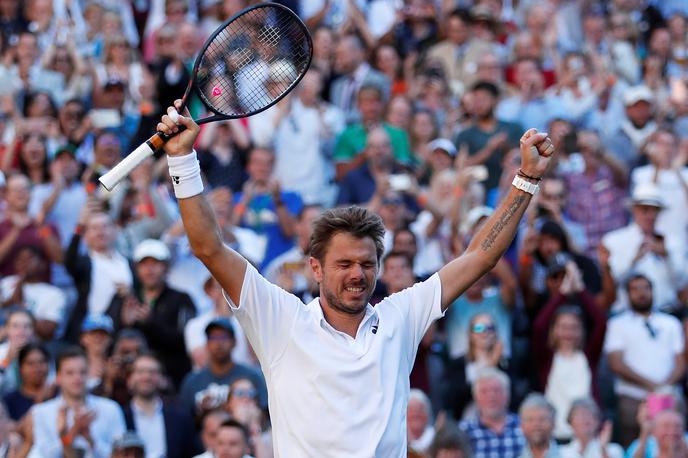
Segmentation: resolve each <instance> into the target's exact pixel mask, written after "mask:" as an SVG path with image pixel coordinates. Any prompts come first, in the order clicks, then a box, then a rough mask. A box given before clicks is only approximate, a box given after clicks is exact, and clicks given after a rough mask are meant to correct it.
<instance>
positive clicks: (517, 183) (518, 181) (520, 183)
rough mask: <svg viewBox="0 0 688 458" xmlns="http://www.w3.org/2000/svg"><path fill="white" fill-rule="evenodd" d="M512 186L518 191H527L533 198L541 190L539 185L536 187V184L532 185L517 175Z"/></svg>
mask: <svg viewBox="0 0 688 458" xmlns="http://www.w3.org/2000/svg"><path fill="white" fill-rule="evenodd" d="M511 184H512V185H513V186H514V187H515V188H516V189H520V190H521V191H525V192H527V193H528V194H530V195H532V196H534V195H535V194H536V193H537V192H538V191H539V190H540V186H539V185H536V184H535V183H531V182H530V181H528V180H524V179H523V178H521V177H520V176H518V175H516V176H515V177H514V181H512V182H511Z"/></svg>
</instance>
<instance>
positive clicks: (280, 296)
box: [223, 264, 305, 371]
mask: <svg viewBox="0 0 688 458" xmlns="http://www.w3.org/2000/svg"><path fill="white" fill-rule="evenodd" d="M223 294H224V296H225V300H226V301H227V303H228V304H229V306H230V307H231V308H232V311H233V312H234V316H235V317H236V319H237V320H238V321H239V323H240V324H241V327H242V329H243V330H244V333H245V334H246V338H247V339H248V341H249V342H250V343H251V346H252V347H253V350H254V351H255V353H256V356H257V357H258V359H259V360H260V363H261V366H262V368H263V371H267V370H269V368H270V366H271V365H272V364H273V363H274V362H275V361H277V359H279V357H280V356H281V355H282V353H283V352H284V349H285V348H286V346H287V343H288V341H289V336H290V334H291V330H292V328H293V325H294V321H295V320H296V317H297V315H298V313H299V311H300V310H302V311H305V305H304V304H303V302H301V300H300V299H299V298H297V297H296V296H294V295H293V294H290V293H288V292H286V291H285V290H283V289H282V288H280V287H278V286H276V285H273V284H272V283H270V282H269V281H267V280H266V279H265V278H263V277H262V276H261V275H260V274H259V273H258V271H257V270H256V269H255V267H253V266H252V265H250V264H247V266H246V274H245V276H244V283H243V285H242V287H241V296H240V298H239V304H238V305H237V304H234V303H233V302H232V301H231V299H229V298H228V297H227V295H226V294H225V293H224V292H223Z"/></svg>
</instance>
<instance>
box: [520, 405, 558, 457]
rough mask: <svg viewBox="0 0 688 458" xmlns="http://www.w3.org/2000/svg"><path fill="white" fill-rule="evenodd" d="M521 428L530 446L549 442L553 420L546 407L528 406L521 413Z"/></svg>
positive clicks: (539, 445)
mask: <svg viewBox="0 0 688 458" xmlns="http://www.w3.org/2000/svg"><path fill="white" fill-rule="evenodd" d="M521 429H522V430H523V435H524V436H525V437H526V440H527V441H528V444H530V446H531V448H534V447H542V446H544V445H546V444H548V443H549V441H550V439H551V437H552V430H553V429H554V420H553V418H552V415H551V413H550V412H549V410H548V409H546V408H544V407H530V408H527V409H525V410H524V412H523V413H522V414H521Z"/></svg>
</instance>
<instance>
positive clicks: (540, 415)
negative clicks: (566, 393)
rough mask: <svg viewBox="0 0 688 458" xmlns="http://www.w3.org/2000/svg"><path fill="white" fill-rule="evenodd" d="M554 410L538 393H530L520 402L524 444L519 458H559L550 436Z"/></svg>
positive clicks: (552, 438) (552, 429) (557, 450)
mask: <svg viewBox="0 0 688 458" xmlns="http://www.w3.org/2000/svg"><path fill="white" fill-rule="evenodd" d="M555 413H556V412H555V410H554V407H552V405H551V404H550V403H549V402H547V399H545V398H544V397H543V396H542V395H540V394H536V393H533V394H530V395H528V397H527V398H526V399H525V400H524V401H523V403H522V404H521V408H520V409H519V417H520V419H521V429H522V430H523V436H524V437H525V439H526V445H525V447H524V449H523V452H522V453H521V455H519V458H536V457H546V458H559V457H560V456H561V453H560V451H559V447H558V446H557V443H556V442H555V440H554V437H553V436H552V432H553V431H554V416H555Z"/></svg>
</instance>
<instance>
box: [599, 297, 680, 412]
mask: <svg viewBox="0 0 688 458" xmlns="http://www.w3.org/2000/svg"><path fill="white" fill-rule="evenodd" d="M683 348H684V338H683V328H682V326H681V322H680V321H679V320H677V319H676V318H674V317H673V316H671V315H669V314H666V313H661V312H653V313H652V314H651V315H650V316H649V317H648V318H645V317H644V316H642V315H640V314H639V313H635V312H633V311H631V310H627V311H626V312H624V313H622V314H621V315H619V316H617V317H614V318H612V319H611V320H609V323H608V325H607V336H606V338H605V342H604V351H605V353H607V354H609V353H612V352H615V351H622V352H623V361H624V363H625V364H626V365H628V367H630V368H631V369H632V370H633V371H634V372H636V373H637V374H639V375H641V376H643V377H645V378H646V379H648V380H651V381H653V382H655V383H664V381H665V380H666V379H667V378H668V377H669V375H670V374H671V371H672V370H673V369H674V365H675V364H676V355H678V354H683ZM615 391H616V394H617V395H624V396H628V397H630V398H633V399H638V400H643V399H645V397H646V396H647V393H648V392H647V390H646V389H644V388H642V387H640V386H638V385H635V384H632V383H629V382H628V381H626V380H624V379H622V378H621V377H617V378H616V381H615Z"/></svg>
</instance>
